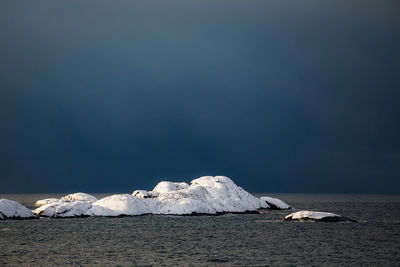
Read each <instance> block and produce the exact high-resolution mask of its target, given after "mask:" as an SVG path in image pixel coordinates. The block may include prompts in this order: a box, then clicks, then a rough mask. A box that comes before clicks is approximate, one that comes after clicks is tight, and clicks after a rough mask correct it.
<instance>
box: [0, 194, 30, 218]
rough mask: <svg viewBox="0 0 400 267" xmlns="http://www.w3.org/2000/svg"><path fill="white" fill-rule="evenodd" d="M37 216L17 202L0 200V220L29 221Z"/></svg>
mask: <svg viewBox="0 0 400 267" xmlns="http://www.w3.org/2000/svg"><path fill="white" fill-rule="evenodd" d="M35 217H36V216H35V215H34V214H33V213H32V211H31V210H29V209H27V208H26V207H24V206H22V205H21V204H19V203H18V202H17V201H14V200H8V199H5V198H2V199H0V219H28V218H35Z"/></svg>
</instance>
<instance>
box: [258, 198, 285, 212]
mask: <svg viewBox="0 0 400 267" xmlns="http://www.w3.org/2000/svg"><path fill="white" fill-rule="evenodd" d="M260 200H261V201H264V202H265V203H267V204H268V206H269V207H270V208H271V209H273V210H288V209H291V208H292V207H290V206H289V205H288V204H286V203H285V202H283V201H282V200H280V199H278V198H273V197H260Z"/></svg>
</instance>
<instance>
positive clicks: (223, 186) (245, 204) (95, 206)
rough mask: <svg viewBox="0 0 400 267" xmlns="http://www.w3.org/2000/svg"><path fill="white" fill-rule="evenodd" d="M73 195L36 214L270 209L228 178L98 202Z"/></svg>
mask: <svg viewBox="0 0 400 267" xmlns="http://www.w3.org/2000/svg"><path fill="white" fill-rule="evenodd" d="M79 194H82V193H79ZM73 195H76V194H72V195H69V196H66V197H63V198H62V199H60V200H57V201H55V202H51V201H50V202H49V203H48V204H45V205H43V206H41V207H39V208H37V209H36V210H34V212H35V213H36V214H38V215H39V216H48V217H73V216H121V215H142V214H173V215H190V214H218V213H224V212H249V211H257V210H258V209H261V208H268V207H269V206H268V205H267V204H266V202H265V201H261V200H260V199H259V198H256V197H254V196H253V195H251V194H249V193H248V192H246V191H245V190H243V189H242V188H241V187H239V186H237V185H236V184H235V183H234V182H233V181H232V180H231V179H229V178H228V177H225V176H215V177H212V176H204V177H200V178H198V179H195V180H193V181H192V182H191V183H190V185H189V184H187V183H173V182H165V181H164V182H160V183H159V184H158V185H157V186H156V187H155V188H154V189H153V191H145V190H136V191H134V192H133V194H132V195H129V194H122V195H112V196H109V197H105V198H102V199H100V200H97V201H92V200H93V198H88V197H85V198H82V197H79V198H78V197H76V196H74V197H72V196H73ZM83 199H86V201H83Z"/></svg>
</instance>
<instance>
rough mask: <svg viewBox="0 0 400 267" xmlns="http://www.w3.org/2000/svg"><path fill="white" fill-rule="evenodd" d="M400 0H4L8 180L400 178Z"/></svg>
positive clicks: (312, 183) (102, 184)
mask: <svg viewBox="0 0 400 267" xmlns="http://www.w3.org/2000/svg"><path fill="white" fill-rule="evenodd" d="M398 10H400V2H398V1H385V2H381V1H377V0H373V1H368V0H367V1H351V2H347V1H323V2H322V1H311V0H307V1H261V0H254V1H245V2H244V1H236V0H233V1H208V0H206V1H201V2H196V1H190V0H189V1H186V0H185V1H183V0H171V1H164V2H158V1H152V0H150V1H122V0H121V1H114V2H108V1H86V2H79V1H72V2H71V1H57V2H54V1H39V2H31V1H18V2H15V1H8V0H6V1H2V2H1V3H0V34H1V42H0V58H1V60H0V192H2V193H28V192H31V193H45V192H49V193H68V192H77V191H81V192H96V193H101V192H107V193H110V192H126V193H130V192H132V191H133V190H135V189H146V190H151V189H152V188H153V187H154V186H155V185H156V184H157V183H158V182H160V181H162V180H169V181H184V182H190V181H191V180H193V179H195V178H197V177H200V176H204V175H212V176H215V175H224V176H228V177H230V178H232V179H233V181H234V182H235V183H237V184H238V185H239V186H241V187H243V188H244V189H245V190H247V191H249V192H276V193H285V192H288V193H296V192H299V193H396V194H398V193H400V105H399V103H400V76H399V73H400V50H399V47H400V16H399V15H398Z"/></svg>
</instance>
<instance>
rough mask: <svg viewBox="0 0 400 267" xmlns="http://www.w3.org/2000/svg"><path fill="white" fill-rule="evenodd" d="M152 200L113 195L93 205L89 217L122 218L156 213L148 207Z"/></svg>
mask: <svg viewBox="0 0 400 267" xmlns="http://www.w3.org/2000/svg"><path fill="white" fill-rule="evenodd" d="M151 201H152V199H145V198H137V197H134V196H132V195H128V194H122V195H112V196H109V197H105V198H102V199H100V200H98V201H96V202H94V203H93V206H92V207H91V208H90V209H89V210H88V211H87V212H86V215H88V216H121V215H143V214H150V213H154V212H153V210H152V209H151V207H148V206H149V205H151V204H150V202H151Z"/></svg>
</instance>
